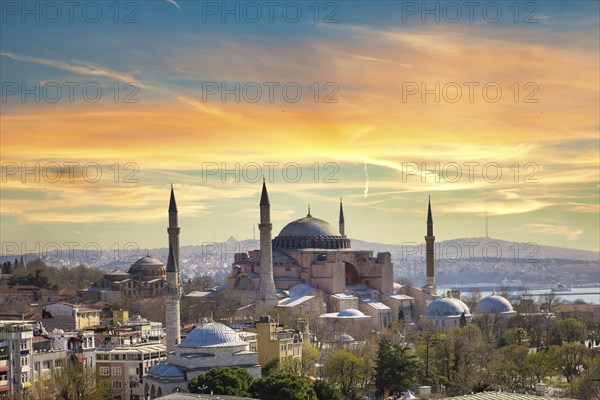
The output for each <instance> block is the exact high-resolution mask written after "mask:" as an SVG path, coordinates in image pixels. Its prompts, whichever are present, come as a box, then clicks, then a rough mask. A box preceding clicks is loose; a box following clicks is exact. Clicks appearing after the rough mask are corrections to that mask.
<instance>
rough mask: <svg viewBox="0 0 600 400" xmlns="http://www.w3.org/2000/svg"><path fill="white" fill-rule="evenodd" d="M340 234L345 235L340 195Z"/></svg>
mask: <svg viewBox="0 0 600 400" xmlns="http://www.w3.org/2000/svg"><path fill="white" fill-rule="evenodd" d="M340 235H342V237H343V238H345V237H346V227H345V226H344V207H342V198H341V197H340Z"/></svg>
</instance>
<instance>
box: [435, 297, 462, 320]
mask: <svg viewBox="0 0 600 400" xmlns="http://www.w3.org/2000/svg"><path fill="white" fill-rule="evenodd" d="M462 313H465V316H470V315H471V311H470V310H469V307H467V305H466V304H465V303H463V302H462V301H460V300H459V299H453V298H451V297H442V298H441V299H437V300H434V301H432V302H431V303H429V305H428V306H427V309H426V310H425V315H424V316H425V318H445V317H455V316H461V315H462Z"/></svg>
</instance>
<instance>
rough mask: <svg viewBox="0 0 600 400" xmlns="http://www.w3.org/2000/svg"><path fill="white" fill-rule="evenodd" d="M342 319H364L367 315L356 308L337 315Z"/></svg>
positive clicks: (347, 309)
mask: <svg viewBox="0 0 600 400" xmlns="http://www.w3.org/2000/svg"><path fill="white" fill-rule="evenodd" d="M337 316H338V317H340V318H364V317H365V314H363V313H362V312H361V311H359V310H357V309H355V308H346V309H345V310H342V311H340V312H339V313H338V314H337Z"/></svg>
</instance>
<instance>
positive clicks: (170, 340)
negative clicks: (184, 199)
mask: <svg viewBox="0 0 600 400" xmlns="http://www.w3.org/2000/svg"><path fill="white" fill-rule="evenodd" d="M167 232H168V234H169V257H168V260H167V291H166V294H165V312H166V326H167V338H166V342H167V353H168V352H172V351H175V346H176V345H178V344H179V343H181V314H180V307H179V302H180V300H181V295H182V288H181V276H180V274H179V227H178V226H177V204H176V203H175V193H173V185H171V200H170V202H169V227H168V228H167Z"/></svg>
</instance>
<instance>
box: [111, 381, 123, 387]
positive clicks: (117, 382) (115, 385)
mask: <svg viewBox="0 0 600 400" xmlns="http://www.w3.org/2000/svg"><path fill="white" fill-rule="evenodd" d="M112 387H113V389H121V387H123V383H122V382H121V381H112Z"/></svg>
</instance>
